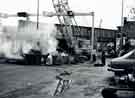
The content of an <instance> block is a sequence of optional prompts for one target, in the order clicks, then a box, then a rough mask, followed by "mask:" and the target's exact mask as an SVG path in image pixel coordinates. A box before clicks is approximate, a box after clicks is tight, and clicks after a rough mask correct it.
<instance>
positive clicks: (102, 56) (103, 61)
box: [101, 50, 106, 65]
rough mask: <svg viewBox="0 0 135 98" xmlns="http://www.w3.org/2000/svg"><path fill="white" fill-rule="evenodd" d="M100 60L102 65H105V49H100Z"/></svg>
mask: <svg viewBox="0 0 135 98" xmlns="http://www.w3.org/2000/svg"><path fill="white" fill-rule="evenodd" d="M101 62H102V64H103V65H106V57H105V51H104V50H103V51H102V55H101Z"/></svg>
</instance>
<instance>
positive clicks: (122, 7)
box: [120, 0, 124, 49]
mask: <svg viewBox="0 0 135 98" xmlns="http://www.w3.org/2000/svg"><path fill="white" fill-rule="evenodd" d="M123 12H124V0H122V3H121V30H120V31H121V45H120V47H121V49H122V47H123V26H124V23H123V22H124V21H123Z"/></svg>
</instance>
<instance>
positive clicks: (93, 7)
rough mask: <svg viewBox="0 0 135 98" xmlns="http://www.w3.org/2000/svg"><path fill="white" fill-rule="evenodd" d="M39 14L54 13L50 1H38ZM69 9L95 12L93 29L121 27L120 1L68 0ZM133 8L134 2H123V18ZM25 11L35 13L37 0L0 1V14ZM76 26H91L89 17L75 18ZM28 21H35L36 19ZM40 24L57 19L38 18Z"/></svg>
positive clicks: (10, 21)
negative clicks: (44, 12)
mask: <svg viewBox="0 0 135 98" xmlns="http://www.w3.org/2000/svg"><path fill="white" fill-rule="evenodd" d="M39 1H40V13H42V12H43V11H54V8H53V4H52V0H39ZM68 1H69V6H70V9H71V10H73V11H75V12H92V11H94V12H95V27H99V24H100V22H101V20H102V22H101V27H102V28H107V29H117V26H120V25H121V13H122V12H121V5H122V0H68ZM134 6H135V0H124V12H123V13H124V16H128V14H129V9H130V8H131V7H134ZM21 11H23V12H24V11H26V12H30V13H36V12H37V0H0V12H3V13H9V14H14V13H17V12H21ZM19 19H20V18H8V19H0V20H1V22H2V24H3V25H17V20H19ZM75 19H76V21H77V23H78V25H81V26H92V24H91V23H92V17H91V16H79V17H78V16H76V17H75ZM30 20H32V21H36V17H31V18H30ZM39 21H40V22H45V23H59V22H58V19H57V17H52V18H50V17H40V19H39Z"/></svg>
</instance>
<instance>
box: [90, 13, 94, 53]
mask: <svg viewBox="0 0 135 98" xmlns="http://www.w3.org/2000/svg"><path fill="white" fill-rule="evenodd" d="M94 14H95V13H94V12H92V34H91V49H92V51H93V50H94V16H95V15H94Z"/></svg>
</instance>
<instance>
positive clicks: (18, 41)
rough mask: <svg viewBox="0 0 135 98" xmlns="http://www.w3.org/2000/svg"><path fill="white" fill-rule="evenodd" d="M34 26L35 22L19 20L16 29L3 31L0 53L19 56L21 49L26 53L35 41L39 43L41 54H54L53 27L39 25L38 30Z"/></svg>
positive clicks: (54, 31)
mask: <svg viewBox="0 0 135 98" xmlns="http://www.w3.org/2000/svg"><path fill="white" fill-rule="evenodd" d="M36 25H37V24H36V23H35V22H31V21H23V20H20V21H19V25H18V27H11V28H10V27H7V28H6V29H4V30H3V32H2V33H0V45H1V48H0V53H6V55H10V54H19V53H20V50H21V49H22V50H23V52H25V53H27V52H29V50H30V49H32V48H33V47H34V46H35V45H36V42H37V41H38V42H40V48H41V50H42V53H43V54H46V53H52V52H55V51H56V47H57V40H56V32H57V30H56V27H55V25H54V24H44V23H40V24H39V28H38V30H37V28H36ZM3 36H4V37H3Z"/></svg>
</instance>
